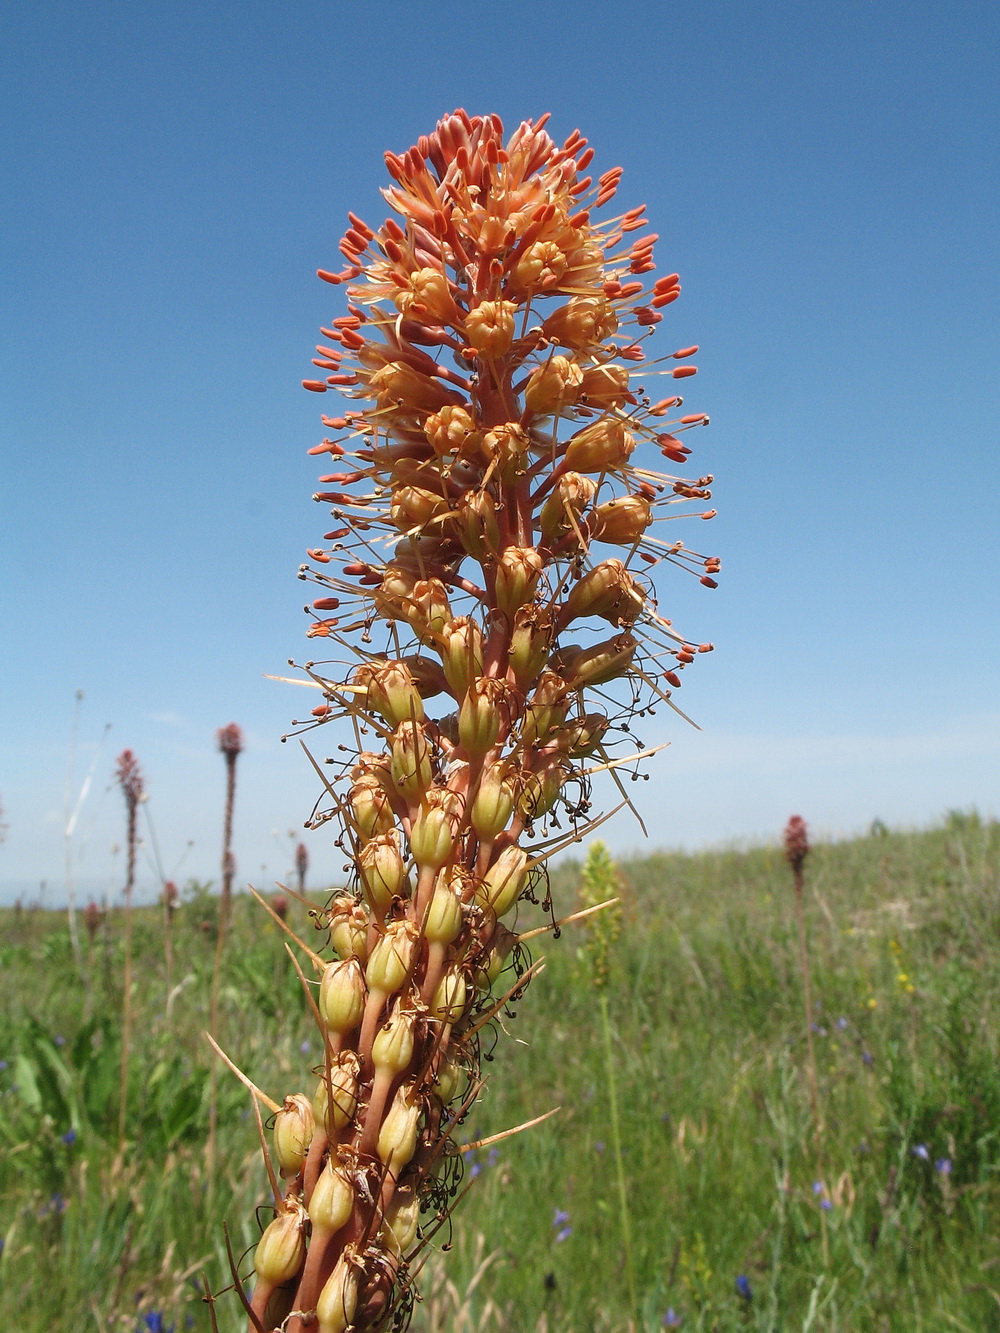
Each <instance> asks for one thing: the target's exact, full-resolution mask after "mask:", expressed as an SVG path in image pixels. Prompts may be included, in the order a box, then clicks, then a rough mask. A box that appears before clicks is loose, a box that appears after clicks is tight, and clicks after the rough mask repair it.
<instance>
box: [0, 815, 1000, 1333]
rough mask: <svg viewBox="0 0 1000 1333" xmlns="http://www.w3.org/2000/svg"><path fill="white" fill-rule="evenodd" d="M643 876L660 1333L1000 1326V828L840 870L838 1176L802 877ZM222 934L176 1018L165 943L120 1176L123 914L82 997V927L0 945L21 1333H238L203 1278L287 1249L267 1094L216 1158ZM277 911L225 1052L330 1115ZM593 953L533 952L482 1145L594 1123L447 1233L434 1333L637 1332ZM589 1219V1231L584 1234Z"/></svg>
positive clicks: (642, 1031)
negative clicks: (807, 1030)
mask: <svg viewBox="0 0 1000 1333" xmlns="http://www.w3.org/2000/svg"><path fill="white" fill-rule="evenodd" d="M621 869H622V871H623V874H624V876H625V879H626V881H627V886H628V887H627V893H626V901H625V914H624V922H623V929H622V933H621V936H620V937H619V939H618V941H617V942H616V944H615V946H614V950H613V954H612V959H611V976H610V986H609V990H608V997H609V1007H610V1022H611V1032H612V1038H613V1059H614V1075H615V1080H616V1086H617V1095H618V1104H619V1111H620V1120H621V1134H622V1144H623V1154H624V1165H625V1172H626V1177H627V1182H628V1198H629V1209H630V1216H631V1233H632V1245H633V1262H634V1266H635V1272H636V1278H637V1286H638V1290H639V1302H640V1306H641V1308H642V1311H643V1319H644V1326H645V1328H646V1329H649V1330H653V1329H659V1328H661V1327H663V1319H664V1316H665V1314H666V1312H667V1310H668V1309H669V1308H672V1309H673V1310H674V1311H675V1313H676V1315H677V1316H679V1317H680V1318H681V1319H682V1323H681V1324H680V1325H679V1326H680V1327H681V1328H682V1329H684V1330H694V1329H704V1330H709V1329H712V1330H720V1333H722V1331H727V1330H743V1329H756V1330H772V1331H773V1333H785V1331H787V1330H800V1329H801V1330H812V1331H813V1333H821V1331H822V1333H835V1331H837V1333H841V1331H842V1333H868V1331H869V1330H870V1331H871V1333H884V1331H887V1330H891V1331H893V1333H895V1330H899V1331H900V1333H903V1330H905V1331H906V1333H919V1330H927V1333H938V1330H945V1329H967V1330H971V1331H974V1333H989V1331H990V1330H1000V1236H998V1235H997V1233H996V1219H997V1218H998V1216H1000V1179H998V1171H1000V1072H998V1071H1000V1061H998V1052H997V1041H998V1038H997V1022H996V1020H997V1014H998V999H1000V995H998V992H1000V892H998V891H1000V882H998V881H1000V826H998V825H997V824H984V823H981V822H980V821H979V820H978V819H977V818H976V817H975V816H959V815H953V816H951V817H950V818H949V819H948V821H946V823H945V824H944V825H943V826H942V827H941V828H938V829H933V830H929V831H926V832H922V833H913V834H895V833H884V832H883V833H876V834H875V835H873V836H870V837H866V838H861V839H857V840H855V841H852V842H844V843H839V844H832V845H826V846H820V847H817V848H816V849H815V850H814V851H813V853H812V854H811V856H810V858H809V860H808V862H807V866H806V874H807V884H806V888H807V897H806V906H807V913H808V921H809V940H810V957H811V963H812V968H813V988H814V995H815V997H816V1003H817V1009H818V1013H817V1017H816V1023H817V1027H818V1028H819V1031H818V1032H817V1033H816V1034H815V1041H816V1050H817V1063H818V1069H819V1084H820V1100H821V1110H822V1116H823V1121H824V1132H823V1137H822V1160H821V1161H818V1160H817V1150H816V1146H815V1143H814V1140H813V1135H812V1128H811V1122H810V1114H809V1096H808V1086H807V1078H806V1069H805V1034H804V1032H803V1022H804V1020H803V1016H802V988H801V981H800V977H799V973H798V965H797V953H796V939H795V925H794V915H793V902H792V891H791V877H790V874H789V872H788V867H787V866H786V865H785V863H784V861H783V858H782V856H781V854H780V852H779V851H778V850H776V849H768V848H762V849H755V850H750V851H741V852H735V851H734V852H713V853H706V854H703V855H698V856H681V855H654V856H651V857H647V858H644V859H642V860H635V861H631V862H625V863H623V864H622V866H621ZM577 873H578V872H577V871H576V870H574V868H573V867H562V868H561V869H560V871H559V872H558V874H557V875H556V876H555V891H556V900H557V910H560V911H569V910H572V908H573V906H574V905H575V875H576V874H577ZM212 908H213V903H212V901H211V900H207V899H206V898H205V897H204V896H201V897H199V898H198V899H197V901H195V902H194V903H191V904H188V905H185V907H184V908H182V910H181V912H180V913H179V919H178V921H177V923H176V926H175V940H174V949H175V981H176V982H184V984H183V986H182V987H181V989H180V990H179V992H178V993H176V994H175V996H174V998H173V1000H172V1003H171V1008H170V1014H169V1017H168V1016H167V1013H166V986H165V980H164V961H163V947H162V924H161V921H160V918H159V915H158V914H154V913H152V912H150V913H139V914H138V915H137V923H136V932H135V951H136V959H137V963H136V969H135V970H136V977H137V979H138V985H137V995H136V1008H137V1013H136V1022H135V1029H134V1031H135V1053H134V1061H133V1067H132V1076H131V1079H130V1103H129V1108H128V1124H129V1146H128V1149H127V1151H126V1153H125V1154H124V1157H122V1158H118V1157H117V1153H116V1146H117V1117H118V1103H117V1098H118V1058H119V1050H118V1046H117V1032H118V1022H119V1015H120V1007H121V996H120V990H119V987H120V978H121V945H120V919H119V918H117V917H113V918H112V919H111V920H110V921H109V923H108V929H107V932H106V934H105V935H102V936H99V937H98V939H97V941H96V942H95V944H94V946H93V949H92V951H91V952H90V954H89V964H90V965H89V969H88V977H89V981H88V983H87V984H84V983H83V982H82V981H81V979H80V977H79V976H78V974H77V972H76V970H75V968H74V964H73V960H72V956H71V953H70V950H69V944H68V938H67V934H66V929H65V922H64V919H61V918H59V917H57V916H55V915H52V914H48V913H24V914H22V915H20V916H19V917H17V916H15V914H14V913H13V912H5V913H3V914H2V917H0V924H2V927H3V936H2V938H3V941H4V942H3V945H2V946H0V1013H2V1015H3V1016H2V1018H0V1058H3V1059H5V1060H7V1062H8V1063H7V1067H6V1068H5V1069H3V1070H2V1071H0V1153H2V1156H0V1199H2V1202H0V1234H3V1235H4V1236H5V1246H4V1250H3V1254H2V1256H0V1290H2V1291H3V1293H4V1303H5V1308H6V1309H7V1311H8V1316H7V1317H8V1322H10V1324H11V1327H16V1328H17V1329H18V1330H19V1333H35V1331H36V1330H37V1331H38V1333H41V1330H43V1329H44V1330H46V1331H47V1333H48V1331H50V1330H52V1329H53V1328H70V1327H72V1328H73V1329H74V1330H85V1329H87V1330H90V1329H93V1330H95V1333H102V1331H107V1333H110V1331H111V1330H113V1329H115V1330H121V1329H125V1330H133V1329H135V1328H136V1327H137V1326H139V1321H140V1319H141V1318H142V1316H143V1315H145V1314H146V1313H147V1312H150V1311H158V1312H160V1313H162V1315H163V1316H164V1325H163V1326H164V1328H166V1327H167V1326H168V1325H169V1324H170V1323H171V1322H173V1321H174V1320H176V1321H177V1328H178V1333H180V1330H181V1329H182V1328H184V1326H185V1319H186V1317H188V1316H190V1317H191V1318H192V1319H193V1321H194V1323H193V1327H194V1328H195V1329H197V1330H203V1329H207V1328H208V1327H209V1323H208V1318H207V1313H206V1311H205V1309H204V1307H203V1305H202V1304H201V1303H200V1300H199V1296H198V1293H197V1292H196V1291H195V1288H194V1284H195V1282H197V1281H198V1280H200V1276H201V1274H202V1273H205V1274H206V1275H207V1276H208V1279H209V1281H210V1283H211V1284H212V1286H213V1288H215V1289H216V1290H218V1289H219V1288H221V1287H223V1286H225V1285H227V1283H228V1280H229V1279H228V1273H227V1268H226V1262H225V1248H224V1240H223V1235H222V1222H223V1220H224V1219H225V1220H227V1221H228V1224H229V1228H230V1234H231V1237H232V1243H233V1247H234V1249H235V1250H236V1252H237V1253H238V1254H240V1253H242V1252H243V1251H244V1250H245V1249H246V1248H247V1247H248V1246H250V1245H252V1244H253V1242H254V1240H255V1238H256V1236H257V1234H258V1227H257V1223H256V1221H255V1218H254V1209H255V1207H256V1206H257V1205H259V1204H263V1203H264V1202H265V1200H266V1187H265V1181H264V1177H263V1171H262V1168H261V1166H260V1163H259V1160H258V1154H257V1151H256V1147H255V1133H254V1129H253V1122H252V1119H251V1118H250V1115H249V1108H248V1104H247V1098H246V1095H245V1094H244V1093H243V1092H242V1090H241V1089H240V1088H239V1086H238V1085H237V1084H236V1082H235V1080H234V1079H231V1078H230V1077H229V1076H228V1075H227V1076H226V1077H224V1078H223V1079H221V1080H220V1089H221V1093H222V1102H221V1107H220V1140H219V1142H220V1152H219V1171H218V1175H217V1178H216V1179H214V1180H212V1179H210V1178H209V1176H208V1174H207V1169H206V1162H205V1155H204V1141H205V1134H206V1126H207V1069H208V1057H207V1052H206V1048H205V1046H204V1043H203V1042H202V1040H201V1037H200V1033H201V1031H202V1029H203V1028H204V1026H205V1024H206V1013H207V1005H208V991H209V986H210V981H211V966H212V947H213V945H212V935H211V931H210V930H208V931H206V930H204V929H203V928H202V922H203V921H204V920H206V919H209V920H210V918H211V913H212ZM531 910H532V909H530V908H527V909H522V914H521V920H522V922H523V923H524V924H525V925H527V924H528V918H529V917H530V915H531ZM262 915H263V914H262V913H261V912H260V910H259V909H256V908H254V907H253V906H252V905H251V904H250V903H249V902H246V901H239V902H238V904H237V913H236V919H235V923H234V933H233V938H232V941H231V945H230V948H229V951H228V957H227V963H226V971H225V975H224V978H223V1010H224V1027H223V1045H224V1046H226V1048H227V1049H228V1050H229V1051H230V1052H231V1053H232V1055H233V1056H234V1058H235V1059H236V1060H237V1062H238V1063H239V1064H240V1065H241V1066H242V1067H243V1068H244V1069H246V1070H247V1071H248V1072H249V1073H251V1075H252V1076H253V1077H254V1078H255V1079H256V1080H257V1081H258V1082H259V1083H260V1084H261V1086H262V1087H264V1088H265V1089H266V1090H267V1091H269V1092H270V1093H271V1094H272V1095H282V1094H284V1093H285V1092H294V1091H299V1090H300V1089H303V1088H308V1087H310V1085H311V1080H310V1079H309V1078H308V1077H307V1076H306V1070H307V1067H308V1066H309V1064H310V1063H311V1059H310V1056H308V1055H303V1054H301V1053H300V1050H299V1048H300V1044H301V1043H302V1042H304V1041H308V1040H311V1041H312V1043H313V1053H314V1054H313V1056H312V1058H315V1051H316V1041H315V1035H314V1034H312V1033H311V1032H310V1030H309V1023H308V1021H307V1018H306V1015H305V1007H304V1004H303V1001H302V997H301V993H300V989H299V985H298V982H297V980H296V978H295V976H294V973H293V971H292V968H291V966H290V964H288V963H287V962H286V961H285V960H284V959H283V958H282V955H281V950H280V946H279V942H278V938H277V935H276V933H275V931H274V929H273V928H272V927H270V926H269V925H267V924H265V923H264V922H263V921H262V919H261V918H262ZM530 924H535V923H534V921H532V922H531V923H530ZM574 932H576V933H574ZM583 944H584V939H583V928H582V927H576V928H572V927H571V928H570V929H568V930H567V931H566V932H565V933H564V934H563V937H562V938H561V939H560V940H559V941H557V942H553V941H551V940H549V939H541V940H535V941H533V953H534V956H535V957H536V958H537V957H539V956H540V955H541V954H543V953H544V955H545V957H546V959H547V965H546V968H545V971H544V973H543V974H542V975H541V976H540V977H539V978H538V979H537V980H536V981H535V982H534V983H533V984H532V985H531V987H530V988H529V990H528V992H527V994H526V995H525V997H524V998H523V999H521V1000H520V1001H519V1002H518V1003H517V1004H516V1005H515V1008H516V1009H517V1011H518V1013H517V1018H516V1021H512V1022H507V1023H506V1026H507V1027H508V1030H509V1031H510V1032H511V1034H512V1035H513V1036H515V1037H516V1038H517V1039H518V1040H517V1042H511V1041H508V1040H507V1039H506V1038H505V1037H504V1036H503V1034H502V1033H501V1034H500V1038H499V1041H498V1042H497V1045H496V1050H495V1059H494V1060H492V1061H491V1062H489V1063H488V1064H487V1065H486V1066H485V1067H486V1070H487V1071H488V1072H489V1083H488V1086H487V1089H486V1091H485V1093H484V1095H483V1096H482V1098H481V1101H480V1103H479V1104H478V1105H477V1107H476V1108H475V1109H474V1110H473V1112H472V1114H471V1116H470V1118H469V1121H468V1123H467V1125H466V1127H465V1133H466V1134H467V1137H468V1138H470V1139H472V1138H478V1137H481V1136H484V1135H488V1134H493V1133H496V1132H498V1131H500V1130H502V1129H505V1128H507V1127H509V1126H513V1125H517V1124H519V1123H521V1122H522V1121H524V1120H527V1119H529V1118H531V1117H533V1116H535V1115H538V1114H540V1113H541V1112H544V1111H547V1110H548V1109H549V1108H550V1107H553V1106H557V1105H558V1106H561V1107H562V1110H561V1112H560V1113H559V1114H558V1115H557V1116H555V1117H554V1118H553V1119H552V1120H550V1121H548V1122H546V1123H545V1124H544V1125H542V1126H540V1127H538V1128H536V1129H533V1130H530V1131H528V1132H526V1133H525V1134H523V1135H520V1136H517V1137H514V1138H512V1139H509V1140H506V1141H504V1142H502V1143H501V1144H499V1146H498V1147H497V1149H496V1150H495V1151H494V1152H493V1153H490V1152H488V1151H482V1152H479V1153H477V1154H476V1155H475V1165H476V1166H477V1168H478V1170H477V1172H476V1179H475V1184H474V1187H473V1189H472V1190H471V1193H470V1195H469V1197H468V1198H467V1199H466V1200H465V1201H464V1203H463V1204H462V1206H461V1208H460V1209H459V1210H458V1212H457V1213H456V1215H455V1219H454V1225H453V1234H452V1244H451V1248H450V1252H449V1253H448V1254H447V1255H446V1256H441V1255H440V1254H439V1253H438V1247H440V1246H441V1245H442V1244H443V1243H444V1242H445V1241H446V1239H447V1230H443V1231H441V1232H440V1233H439V1234H438V1236H437V1237H436V1242H435V1246H434V1247H432V1248H431V1250H430V1251H429V1254H430V1259H429V1263H428V1267H427V1268H426V1269H425V1271H424V1274H423V1275H422V1279H421V1285H422V1288H423V1289H424V1291H425V1294H426V1299H425V1300H424V1302H423V1303H422V1304H421V1305H418V1307H417V1309H416V1312H415V1316H414V1329H415V1330H417V1333H446V1330H447V1333H462V1331H463V1330H470V1331H471V1330H473V1329H497V1330H508V1331H510V1333H513V1330H517V1331H518V1333H524V1331H526V1330H540V1329H546V1330H548V1333H560V1331H569V1330H572V1333H587V1331H588V1330H623V1329H625V1328H627V1327H628V1320H629V1300H628V1291H627V1283H626V1281H625V1277H624V1273H625V1263H624V1256H623V1254H622V1251H621V1240H620V1237H621V1234H622V1232H621V1226H620V1222H619V1211H618V1209H619V1204H618V1195H617V1184H616V1177H615V1165H614V1161H613V1154H612V1151H611V1135H610V1127H609V1107H608V1085H607V1063H606V1051H605V1046H604V1036H603V1031H602V1023H601V1013H600V1000H599V996H598V994H597V993H596V992H595V991H594V990H593V989H592V987H591V986H590V985H589V983H588V978H587V969H586V954H585V950H584V948H583ZM505 1022H506V1020H505ZM57 1037H61V1038H63V1039H64V1040H63V1042H62V1043H61V1044H57V1042H56V1040H55V1039H56V1038H57ZM71 1128H73V1129H75V1132H76V1139H75V1141H74V1142H72V1143H65V1142H63V1140H62V1136H63V1135H65V1134H66V1133H67V1132H68V1131H69V1130H70V1129H71ZM945 1158H947V1159H948V1160H949V1161H950V1163H951V1170H950V1173H948V1174H946V1173H945V1172H944V1171H943V1170H941V1169H939V1168H938V1166H937V1163H939V1162H941V1161H942V1160H943V1159H945ZM818 1181H822V1183H823V1186H824V1193H823V1194H822V1195H818V1194H816V1193H815V1192H814V1188H813V1187H814V1184H815V1183H816V1182H818ZM824 1200H825V1201H826V1202H828V1203H829V1204H831V1205H832V1206H830V1207H829V1208H826V1209H824V1208H823V1207H822V1206H821V1204H822V1202H823V1201H824ZM557 1209H558V1210H560V1211H562V1212H566V1213H568V1214H569V1222H568V1224H565V1223H563V1224H561V1225H560V1226H559V1227H556V1226H554V1225H553V1219H554V1216H555V1212H556V1210H557ZM566 1225H568V1226H569V1227H570V1228H571V1231H570V1234H569V1235H567V1236H566V1237H565V1238H564V1239H562V1240H557V1235H558V1234H559V1232H560V1230H565V1227H566ZM247 1268H248V1266H247V1267H245V1268H244V1270H243V1271H244V1272H246V1271H247ZM741 1275H742V1276H743V1277H745V1278H746V1279H748V1281H749V1284H750V1290H751V1291H752V1300H749V1301H748V1300H746V1299H745V1298H744V1297H742V1296H741V1295H740V1294H739V1293H738V1290H737V1286H736V1279H737V1277H738V1276H741ZM477 1279H478V1280H477ZM218 1318H219V1327H220V1329H221V1330H223V1333H226V1331H227V1330H230V1329H232V1330H235V1329H237V1328H240V1327H242V1326H243V1320H242V1319H241V1318H239V1317H238V1308H237V1303H236V1301H235V1298H234V1297H233V1296H232V1295H229V1296H226V1297H222V1298H221V1299H220V1302H219V1305H218ZM142 1327H145V1325H142Z"/></svg>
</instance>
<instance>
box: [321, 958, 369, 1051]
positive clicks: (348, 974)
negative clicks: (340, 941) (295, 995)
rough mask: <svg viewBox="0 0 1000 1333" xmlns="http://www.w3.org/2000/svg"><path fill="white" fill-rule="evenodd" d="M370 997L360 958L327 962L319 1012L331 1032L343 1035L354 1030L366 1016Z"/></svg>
mask: <svg viewBox="0 0 1000 1333" xmlns="http://www.w3.org/2000/svg"><path fill="white" fill-rule="evenodd" d="M367 998H368V993H367V991H366V990H365V979H364V976H363V975H362V972H361V964H360V963H359V961H358V960H357V958H347V959H345V960H343V961H342V962H339V963H328V964H327V965H326V967H325V969H324V971H323V979H322V981H321V982H320V985H319V1011H320V1013H321V1014H322V1015H323V1021H324V1022H325V1023H326V1025H327V1027H328V1028H329V1029H330V1031H331V1032H336V1033H337V1034H338V1035H339V1036H341V1037H346V1036H347V1035H348V1033H351V1032H353V1031H354V1030H355V1028H357V1027H358V1026H359V1025H360V1023H361V1019H362V1018H363V1016H364V1012H365V1000H366V999H367Z"/></svg>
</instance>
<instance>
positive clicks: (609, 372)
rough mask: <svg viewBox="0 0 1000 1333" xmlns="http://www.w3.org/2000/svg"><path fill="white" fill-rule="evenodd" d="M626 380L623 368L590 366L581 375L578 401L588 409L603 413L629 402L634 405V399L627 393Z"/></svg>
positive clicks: (625, 372) (626, 374) (625, 371)
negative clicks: (581, 380)
mask: <svg viewBox="0 0 1000 1333" xmlns="http://www.w3.org/2000/svg"><path fill="white" fill-rule="evenodd" d="M628 379H629V376H628V371H627V370H626V369H625V367H624V366H615V365H603V366H591V367H590V369H589V370H586V371H584V373H583V382H582V384H581V385H580V400H581V402H586V404H587V406H588V407H597V408H602V409H603V410H604V411H612V410H613V409H615V408H617V407H622V406H624V404H625V403H627V402H630V401H631V402H633V403H634V402H635V398H634V397H633V396H632V394H630V393H629V391H628Z"/></svg>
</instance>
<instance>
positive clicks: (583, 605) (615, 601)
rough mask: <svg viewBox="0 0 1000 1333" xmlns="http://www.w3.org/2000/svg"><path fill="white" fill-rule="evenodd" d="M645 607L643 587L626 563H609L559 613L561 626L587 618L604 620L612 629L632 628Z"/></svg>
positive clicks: (573, 592) (578, 586)
mask: <svg viewBox="0 0 1000 1333" xmlns="http://www.w3.org/2000/svg"><path fill="white" fill-rule="evenodd" d="M644 605H645V597H644V595H643V593H642V591H641V589H640V588H639V585H638V584H637V583H636V581H635V579H634V578H633V577H632V575H631V574H630V573H629V572H628V570H627V569H626V568H625V566H624V565H623V564H622V562H621V561H620V560H605V561H603V562H602V563H601V564H599V565H595V567H594V568H593V569H592V570H590V571H589V572H588V573H587V574H584V576H583V578H582V579H580V581H579V583H576V584H575V585H574V586H573V587H572V588H571V589H570V593H569V596H568V597H567V598H566V600H565V602H564V603H563V605H562V609H561V610H560V613H559V623H560V625H568V624H569V623H570V621H571V620H576V619H578V618H580V617H583V616H600V617H601V619H602V620H608V621H610V622H611V624H612V625H632V624H634V623H635V621H636V620H637V619H638V617H639V616H640V615H641V614H642V608H643V606H644Z"/></svg>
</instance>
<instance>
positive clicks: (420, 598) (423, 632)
mask: <svg viewBox="0 0 1000 1333" xmlns="http://www.w3.org/2000/svg"><path fill="white" fill-rule="evenodd" d="M404 614H405V616H406V619H407V620H408V621H409V622H410V624H411V625H412V627H413V629H414V631H415V633H416V634H417V637H418V638H420V639H426V638H432V637H433V636H435V635H437V634H440V633H441V631H442V630H443V629H444V627H445V626H446V625H447V624H448V622H449V621H450V620H452V619H453V616H452V611H451V603H450V602H449V601H448V592H447V589H446V588H445V586H444V584H443V583H442V582H441V580H440V579H417V581H416V583H414V585H413V592H412V593H411V596H410V600H409V602H408V603H407V605H406V607H405V608H404Z"/></svg>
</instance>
